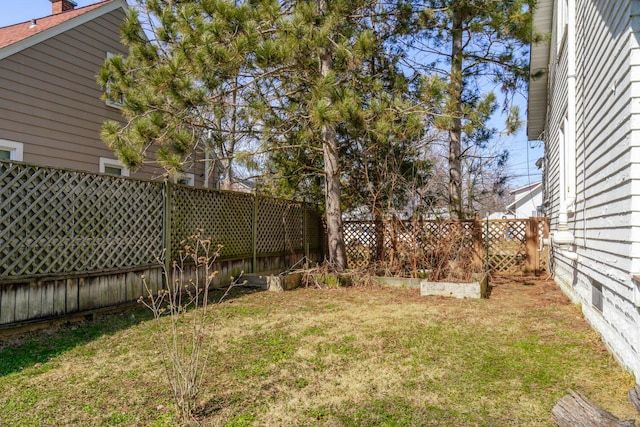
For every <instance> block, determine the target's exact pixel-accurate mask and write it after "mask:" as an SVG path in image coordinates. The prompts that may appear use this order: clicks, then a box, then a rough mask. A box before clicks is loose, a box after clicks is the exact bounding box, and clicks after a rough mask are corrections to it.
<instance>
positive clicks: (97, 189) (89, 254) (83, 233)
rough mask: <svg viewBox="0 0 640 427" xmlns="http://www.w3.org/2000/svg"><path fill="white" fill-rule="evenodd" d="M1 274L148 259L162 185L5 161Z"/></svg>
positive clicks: (1, 171) (0, 177) (0, 174)
mask: <svg viewBox="0 0 640 427" xmlns="http://www.w3.org/2000/svg"><path fill="white" fill-rule="evenodd" d="M0 188H2V197H0V225H1V227H0V280H2V279H3V278H13V277H19V276H30V277H38V276H56V275H64V274H70V273H75V272H86V271H95V270H114V269H122V268H128V267H134V266H141V265H148V264H151V263H153V262H154V260H153V256H152V253H153V252H156V253H160V252H161V251H162V215H163V203H162V200H163V195H162V194H163V189H162V183H154V182H146V181H137V180H127V179H122V178H118V177H111V176H104V175H97V174H91V173H87V172H79V171H69V170H59V169H50V168H41V167H37V166H32V165H26V164H22V163H9V162H0Z"/></svg>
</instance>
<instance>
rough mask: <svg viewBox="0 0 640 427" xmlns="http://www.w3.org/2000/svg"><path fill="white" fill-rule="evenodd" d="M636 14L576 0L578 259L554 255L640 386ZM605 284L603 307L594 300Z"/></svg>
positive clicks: (572, 220)
mask: <svg viewBox="0 0 640 427" xmlns="http://www.w3.org/2000/svg"><path fill="white" fill-rule="evenodd" d="M556 3H557V2H556ZM638 13H640V5H639V1H638V0H633V1H630V0H615V1H604V0H595V1H594V0H576V19H575V23H576V28H575V40H576V46H575V49H576V50H575V60H576V76H575V77H576V104H575V105H576V128H575V130H576V154H575V155H576V171H575V172H576V201H575V203H574V205H573V207H572V209H571V211H570V212H569V228H570V230H571V232H572V233H573V234H574V236H575V238H576V240H575V249H576V251H577V252H578V254H579V260H578V262H577V263H576V262H573V261H570V260H568V259H566V258H564V257H563V256H562V255H561V254H559V253H557V252H556V253H555V257H554V269H555V270H554V276H555V278H556V281H557V282H558V283H560V285H561V286H562V287H563V289H565V291H566V292H567V293H568V294H569V296H571V298H572V299H573V300H574V301H576V302H579V303H581V304H582V307H583V311H584V314H585V316H586V317H587V319H588V320H589V321H590V322H591V323H592V325H593V326H594V327H595V328H596V329H597V330H598V331H599V332H600V333H601V334H602V337H603V339H604V341H605V342H606V343H607V345H608V346H609V347H610V348H611V349H612V351H613V352H614V353H615V355H616V357H617V358H618V359H619V360H620V361H621V362H622V364H623V365H625V366H626V367H628V368H629V369H631V370H632V371H633V372H634V373H635V374H636V377H637V378H638V379H639V380H640V311H639V310H638V308H637V307H636V304H638V301H637V296H636V292H637V287H638V286H639V285H638V284H637V283H635V282H634V281H633V280H632V276H633V275H634V274H638V273H640V262H639V260H640V165H639V164H638V163H640V140H639V137H640V117H639V115H640V105H639V104H640V51H639V49H638V33H637V32H638V29H640V19H639V18H638ZM555 37H556V36H555V35H554V37H553V38H552V39H553V40H555ZM553 46H555V44H553V43H552V48H551V58H550V61H549V64H550V70H549V76H550V85H549V87H550V93H549V108H548V111H547V122H546V130H545V136H546V140H545V143H546V153H545V156H546V160H547V162H546V165H547V170H546V177H545V178H546V191H547V193H546V194H545V197H546V198H547V200H548V203H549V205H548V206H547V214H548V215H549V217H550V220H551V221H550V222H551V228H552V232H553V231H554V230H555V229H557V225H558V217H557V215H558V211H559V194H560V189H559V188H558V183H559V170H560V167H559V164H558V161H559V149H560V147H559V129H560V127H561V126H562V122H563V119H564V115H565V114H566V105H567V104H566V102H567V95H566V90H565V88H566V85H567V80H566V79H567V74H566V72H567V69H566V64H567V58H566V50H563V49H560V50H559V51H556V49H555V48H554V47H553ZM557 53H559V56H558V55H557ZM600 287H601V289H602V311H600V310H599V308H598V307H596V306H595V305H594V301H595V300H594V298H593V295H594V293H595V294H597V290H598V289H599V288H600Z"/></svg>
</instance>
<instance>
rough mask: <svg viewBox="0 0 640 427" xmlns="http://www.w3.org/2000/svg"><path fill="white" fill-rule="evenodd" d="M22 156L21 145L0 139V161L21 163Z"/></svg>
mask: <svg viewBox="0 0 640 427" xmlns="http://www.w3.org/2000/svg"><path fill="white" fill-rule="evenodd" d="M22 156H23V151H22V143H20V142H14V141H6V140H4V139H0V160H16V161H19V162H21V161H22Z"/></svg>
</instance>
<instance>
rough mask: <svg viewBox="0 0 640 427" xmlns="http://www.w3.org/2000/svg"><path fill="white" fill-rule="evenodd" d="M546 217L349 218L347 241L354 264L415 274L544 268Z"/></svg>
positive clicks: (535, 271)
mask: <svg viewBox="0 0 640 427" xmlns="http://www.w3.org/2000/svg"><path fill="white" fill-rule="evenodd" d="M548 230H549V228H548V221H547V219H546V218H538V217H534V218H527V219H501V220H488V221H487V220H484V221H483V220H478V219H474V220H416V221H399V220H397V221H377V222H376V221H347V222H345V242H346V247H347V258H348V263H349V266H350V267H351V268H369V269H371V268H374V269H376V270H378V273H382V274H384V273H391V274H403V273H404V274H412V275H416V274H419V273H421V272H425V271H430V272H433V271H439V272H441V273H445V272H448V270H450V269H455V268H457V269H465V268H466V269H467V270H483V271H484V270H490V271H491V272H492V273H493V274H504V275H512V274H516V275H517V274H535V275H540V274H541V273H542V272H545V271H546V270H547V268H548V266H547V256H548V255H547V253H546V251H547V249H546V247H545V248H544V249H541V245H540V241H541V239H542V238H545V237H548V233H549V232H548Z"/></svg>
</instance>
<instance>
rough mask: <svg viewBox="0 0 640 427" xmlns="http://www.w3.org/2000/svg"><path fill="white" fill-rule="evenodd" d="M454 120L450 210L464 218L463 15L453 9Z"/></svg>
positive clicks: (451, 141) (452, 122)
mask: <svg viewBox="0 0 640 427" xmlns="http://www.w3.org/2000/svg"><path fill="white" fill-rule="evenodd" d="M451 36H452V37H451V73H450V74H451V76H450V78H451V82H450V94H449V96H450V97H451V101H452V111H451V115H452V120H451V128H450V129H449V211H450V212H451V215H452V216H453V217H455V218H459V219H461V218H463V217H464V212H463V209H462V161H461V156H462V65H463V64H462V59H463V51H462V15H461V12H460V11H458V10H454V11H453V23H452V30H451Z"/></svg>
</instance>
